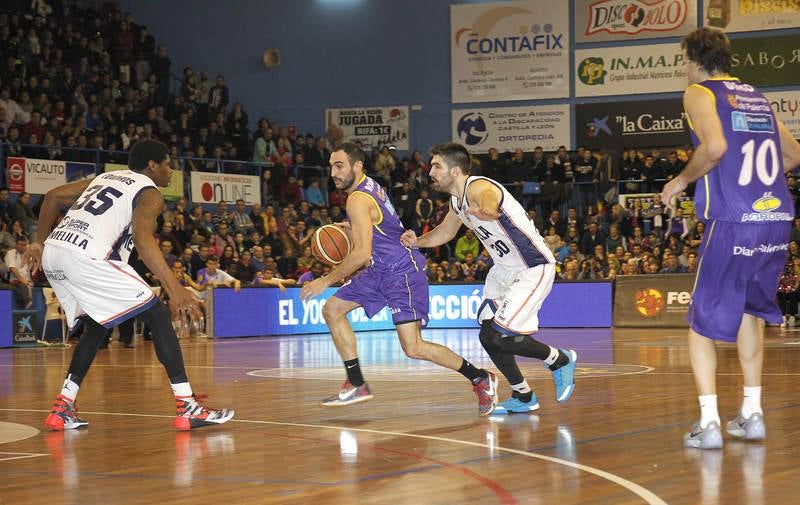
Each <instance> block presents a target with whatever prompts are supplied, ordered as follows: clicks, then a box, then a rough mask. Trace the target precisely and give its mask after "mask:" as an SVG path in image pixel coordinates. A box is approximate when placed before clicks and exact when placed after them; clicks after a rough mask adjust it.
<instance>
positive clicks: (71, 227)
mask: <svg viewBox="0 0 800 505" xmlns="http://www.w3.org/2000/svg"><path fill="white" fill-rule="evenodd" d="M169 162H170V159H169V150H168V149H167V146H166V145H164V144H163V143H161V142H157V141H154V140H140V141H138V142H136V144H134V145H133V147H132V148H131V151H130V157H129V162H128V167H129V168H130V169H129V170H121V171H118V172H108V173H105V174H101V175H98V176H97V177H95V178H93V179H90V180H86V181H78V182H73V183H71V184H65V185H63V186H59V187H57V188H55V189H52V190H50V191H49V192H48V193H47V195H46V196H45V198H44V203H43V204H42V209H41V212H40V213H39V233H40V234H41V235H42V236H43V235H46V234H48V233H49V232H50V230H51V228H52V226H53V223H54V221H55V218H56V216H57V215H58V212H59V211H60V209H61V207H63V206H68V205H69V206H70V208H69V211H68V212H67V215H66V216H64V219H62V220H61V222H60V223H59V224H58V226H57V227H56V229H55V230H53V231H52V233H49V237H48V238H47V240H46V241H45V244H44V252H42V248H41V245H40V244H38V243H34V244H31V247H30V248H29V253H28V257H27V258H26V259H27V262H28V265H29V266H30V267H31V269H32V270H34V271H35V270H38V268H39V266H40V265H41V268H42V270H44V274H45V275H46V276H47V279H48V281H49V282H50V285H51V286H52V287H53V290H54V291H55V293H56V296H57V297H58V300H59V302H61V306H62V307H63V308H64V313H65V314H66V316H67V323H68V324H69V326H70V328H73V327H74V326H75V325H76V323H77V321H78V320H80V321H81V322H82V323H83V324H84V325H85V326H86V329H85V331H84V333H83V336H82V337H81V339H80V342H78V345H77V346H75V351H74V352H73V354H72V361H71V362H70V365H69V370H68V373H67V377H66V379H65V380H64V385H63V387H62V389H61V393H60V394H59V395H58V396H57V398H56V401H55V403H54V404H53V410H52V411H51V413H50V415H49V416H48V417H47V419H46V420H45V427H46V428H47V429H49V430H55V431H61V430H70V429H75V428H81V427H83V426H87V425H88V424H89V423H88V422H87V421H85V420H83V419H81V418H80V417H79V416H78V412H77V410H76V409H75V398H76V396H77V394H78V390H79V388H80V385H81V382H82V381H83V379H84V378H85V377H86V374H87V373H88V371H89V367H90V366H91V364H92V361H93V360H94V357H95V355H96V354H97V350H98V348H99V347H100V344H101V343H102V341H103V338H104V336H105V333H106V330H107V329H110V328H113V327H114V326H117V325H119V324H120V323H122V322H124V321H126V320H128V319H130V318H132V317H134V316H137V317H139V318H140V319H141V320H142V321H144V323H145V324H146V325H147V326H148V327H149V328H150V330H151V332H152V335H153V347H154V348H155V351H156V355H157V356H158V360H159V361H160V362H161V364H162V365H164V368H165V369H166V372H167V376H168V378H169V381H170V385H171V386H172V391H173V393H174V394H175V403H176V406H177V415H176V417H175V420H174V423H173V425H174V426H175V428H176V429H178V430H190V429H193V428H199V427H202V426H209V425H216V424H222V423H224V422H226V421H228V420H230V419H231V418H232V417H233V415H234V412H233V410H231V409H219V410H218V409H209V408H206V407H204V406H203V405H201V404H200V403H199V402H198V400H197V399H196V398H195V396H194V393H193V392H192V388H191V386H190V385H189V379H188V378H187V376H186V369H185V368H184V365H183V355H182V353H181V348H180V346H179V345H178V338H177V336H176V335H175V330H174V329H173V327H172V317H170V312H169V310H168V309H167V307H166V306H165V305H164V304H163V303H162V302H161V301H160V300H159V299H158V298H157V297H156V296H155V294H154V293H153V291H152V290H151V289H150V287H149V286H148V285H147V283H145V282H144V281H143V280H142V278H141V277H139V274H137V273H136V272H135V271H134V270H133V268H132V267H131V266H129V265H128V257H129V256H130V254H131V251H132V250H133V247H134V245H135V247H136V250H137V251H138V253H139V257H140V258H141V259H142V261H144V263H145V265H147V267H148V268H149V269H150V271H151V272H153V273H154V274H155V275H156V276H157V277H158V279H159V280H160V281H161V285H162V286H163V288H164V289H165V290H166V292H167V293H168V294H169V297H170V308H171V309H172V310H173V311H174V312H175V313H176V314H181V315H186V314H190V313H192V312H193V311H194V310H196V309H197V304H198V300H197V299H196V298H195V297H194V296H193V295H192V294H191V293H189V291H187V290H186V289H184V288H183V286H181V285H180V284H179V283H178V281H177V279H176V278H175V276H174V275H173V274H172V272H171V271H170V268H169V267H168V266H167V263H166V261H165V260H164V257H163V256H162V254H161V252H160V251H159V249H158V243H157V242H156V239H155V230H156V218H157V217H158V216H159V215H160V214H161V212H162V211H163V208H164V199H163V197H162V196H161V193H160V192H159V191H158V189H157V187H156V186H160V187H166V186H168V185H169V181H170V172H171V170H170V167H169Z"/></svg>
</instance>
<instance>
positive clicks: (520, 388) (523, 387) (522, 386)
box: [511, 380, 531, 394]
mask: <svg viewBox="0 0 800 505" xmlns="http://www.w3.org/2000/svg"><path fill="white" fill-rule="evenodd" d="M511 389H512V390H513V391H516V392H517V393H522V394H525V393H530V391H531V387H530V386H529V385H528V381H526V380H523V381H522V382H520V383H519V384H512V385H511Z"/></svg>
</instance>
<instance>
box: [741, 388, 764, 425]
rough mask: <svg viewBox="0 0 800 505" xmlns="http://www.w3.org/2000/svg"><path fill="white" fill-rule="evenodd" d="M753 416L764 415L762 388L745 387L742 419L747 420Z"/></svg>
mask: <svg viewBox="0 0 800 505" xmlns="http://www.w3.org/2000/svg"><path fill="white" fill-rule="evenodd" d="M753 414H764V411H763V410H762V409H761V386H745V387H744V398H743V399H742V417H744V418H745V419H747V418H748V417H750V416H752V415H753Z"/></svg>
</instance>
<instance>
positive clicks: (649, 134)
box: [575, 98, 691, 149]
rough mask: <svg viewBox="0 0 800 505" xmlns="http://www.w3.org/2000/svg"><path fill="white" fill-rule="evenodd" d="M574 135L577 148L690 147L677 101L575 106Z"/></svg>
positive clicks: (680, 105)
mask: <svg viewBox="0 0 800 505" xmlns="http://www.w3.org/2000/svg"><path fill="white" fill-rule="evenodd" d="M575 133H576V135H575V141H576V142H577V144H578V145H585V146H586V147H588V148H590V149H603V148H605V149H618V148H622V147H627V148H631V147H662V146H663V147H671V146H681V145H685V144H690V143H691V138H690V137H689V131H688V125H687V124H686V121H685V113H684V111H683V103H682V101H681V99H680V98H675V99H671V100H643V101H634V102H608V103H589V104H578V105H576V106H575Z"/></svg>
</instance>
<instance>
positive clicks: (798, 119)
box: [764, 90, 800, 139]
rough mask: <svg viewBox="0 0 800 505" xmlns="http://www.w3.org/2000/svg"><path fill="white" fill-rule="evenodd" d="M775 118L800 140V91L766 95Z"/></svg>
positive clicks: (775, 92) (777, 92)
mask: <svg viewBox="0 0 800 505" xmlns="http://www.w3.org/2000/svg"><path fill="white" fill-rule="evenodd" d="M764 96H766V97H767V100H769V102H770V104H771V105H772V110H773V111H774V112H775V116H776V117H777V118H778V119H780V120H781V121H783V124H785V125H786V127H787V128H788V129H789V131H790V132H792V135H794V138H796V139H800V90H796V91H771V92H769V93H764Z"/></svg>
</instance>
